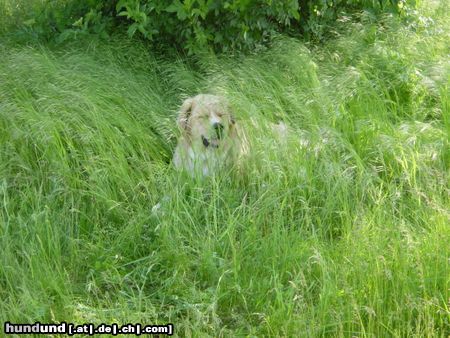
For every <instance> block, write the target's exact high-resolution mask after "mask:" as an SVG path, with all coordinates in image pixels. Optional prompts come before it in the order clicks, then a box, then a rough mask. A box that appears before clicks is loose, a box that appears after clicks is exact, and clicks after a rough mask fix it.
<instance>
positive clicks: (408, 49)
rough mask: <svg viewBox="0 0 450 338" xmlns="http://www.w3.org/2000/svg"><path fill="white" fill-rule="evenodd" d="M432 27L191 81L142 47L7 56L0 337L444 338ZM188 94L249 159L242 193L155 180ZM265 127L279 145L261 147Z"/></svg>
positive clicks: (207, 67)
mask: <svg viewBox="0 0 450 338" xmlns="http://www.w3.org/2000/svg"><path fill="white" fill-rule="evenodd" d="M445 6H446V5H445V3H442V4H440V7H437V8H436V13H434V12H432V13H426V14H427V15H430V17H431V18H432V19H433V20H434V21H431V20H428V21H427V20H425V19H424V18H425V17H421V20H415V21H413V22H412V24H411V25H409V26H405V25H400V24H398V23H397V22H396V21H395V20H393V19H392V18H389V17H386V19H385V20H383V21H382V22H381V23H377V24H374V23H371V22H370V20H369V19H367V20H366V21H364V20H363V23H364V24H351V23H345V24H343V27H345V29H338V30H337V31H336V35H337V36H336V38H335V39H334V40H332V41H330V42H329V43H327V44H326V45H324V46H320V47H311V46H307V45H305V44H303V43H301V42H298V41H295V40H289V39H286V38H280V40H279V42H278V43H277V44H276V45H275V46H274V47H273V48H271V49H270V50H268V51H267V52H264V53H262V54H259V55H255V56H247V57H240V58H237V57H236V58H225V57H218V58H217V57H212V56H204V57H201V58H199V60H197V61H196V62H195V63H194V64H192V63H190V62H186V60H185V59H184V58H183V57H179V58H177V59H173V58H172V59H165V60H162V59H160V58H157V57H155V56H154V55H153V54H152V53H151V52H149V51H148V49H147V48H146V47H145V46H143V45H140V44H139V43H137V42H133V43H130V42H124V41H121V40H112V41H110V42H109V43H104V42H100V41H96V40H89V41H87V40H83V41H78V42H75V43H72V44H67V45H65V46H63V47H54V46H53V47H51V46H41V45H37V46H36V45H32V46H29V45H28V46H27V45H18V44H15V43H14V40H8V39H6V38H5V39H4V40H3V43H2V45H1V47H0V57H1V60H2V62H1V63H0V248H1V255H0V321H3V322H4V321H11V322H30V323H34V322H35V321H41V322H50V321H69V322H77V323H83V322H94V323H101V322H106V323H110V322H119V323H126V322H142V323H149V324H150V323H151V324H155V323H160V324H162V323H165V322H172V323H174V325H175V331H176V334H177V335H179V336H244V335H245V336H370V337H384V336H402V337H403V336H416V337H427V336H442V337H444V336H445V335H446V334H447V333H448V331H446V330H448V327H449V324H450V323H449V308H448V306H449V304H448V300H449V291H448V290H449V276H450V269H449V264H448V259H449V256H450V249H449V245H448V243H450V228H449V212H448V210H449V194H448V193H449V187H448V183H449V167H448V164H449V151H448V149H449V148H448V133H449V129H450V128H449V127H450V120H449V107H450V100H449V92H448V86H449V77H448V75H449V63H448V59H447V57H448V35H449V31H448V28H447V27H450V25H449V18H448V15H447V14H445V11H443V8H444V9H445ZM439 13H441V14H439ZM442 13H444V14H442ZM447 13H448V12H447ZM421 14H423V12H421ZM198 92H212V93H219V94H224V95H226V96H227V97H228V98H229V99H230V101H231V102H232V105H233V107H234V110H235V114H236V115H237V118H238V122H239V123H240V124H241V125H242V126H243V127H244V128H245V129H246V130H247V132H248V134H249V139H250V143H251V145H252V146H251V153H250V155H249V156H248V158H247V159H246V161H245V164H244V165H245V170H244V175H242V176H239V177H236V176H233V174H230V175H226V176H220V175H219V176H217V177H212V178H209V179H205V180H200V181H198V180H191V179H189V178H188V177H185V176H184V175H182V174H178V173H176V172H175V171H174V170H173V168H172V167H171V164H170V160H171V156H172V151H173V148H174V146H175V143H176V135H177V131H176V128H175V123H174V121H175V115H176V110H177V107H178V106H179V104H180V102H182V99H183V98H185V97H187V96H189V95H193V94H195V93H198ZM278 120H282V121H284V122H285V123H287V124H288V125H289V128H290V134H289V137H288V139H287V140H286V142H285V143H283V144H279V143H277V142H275V139H274V137H272V136H271V135H270V132H269V131H268V130H267V122H269V121H272V122H277V121H278Z"/></svg>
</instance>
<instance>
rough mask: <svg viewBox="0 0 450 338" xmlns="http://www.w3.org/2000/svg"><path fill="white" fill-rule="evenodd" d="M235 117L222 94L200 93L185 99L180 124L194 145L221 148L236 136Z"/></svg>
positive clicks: (179, 119)
mask: <svg viewBox="0 0 450 338" xmlns="http://www.w3.org/2000/svg"><path fill="white" fill-rule="evenodd" d="M234 124H235V122H234V118H233V116H232V114H231V109H230V106H229V105H228V103H227V102H226V100H225V99H224V98H222V97H220V96H215V95H208V94H200V95H197V96H195V97H193V98H189V99H187V100H185V101H184V103H183V105H182V106H181V109H180V113H179V116H178V125H179V127H180V129H181V130H182V132H183V134H184V136H185V137H186V138H187V140H189V142H190V143H191V144H192V145H193V146H198V147H204V148H209V149H217V148H220V147H221V146H222V145H223V144H224V142H226V140H227V139H229V138H230V137H234V132H235V128H234Z"/></svg>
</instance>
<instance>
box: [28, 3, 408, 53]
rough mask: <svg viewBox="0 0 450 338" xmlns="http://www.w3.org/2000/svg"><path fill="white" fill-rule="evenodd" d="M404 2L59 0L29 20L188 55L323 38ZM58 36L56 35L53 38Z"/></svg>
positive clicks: (50, 32)
mask: <svg viewBox="0 0 450 338" xmlns="http://www.w3.org/2000/svg"><path fill="white" fill-rule="evenodd" d="M404 1H406V0H400V1H399V0H376V1H375V0H158V1H156V0H106V1H101V0H86V1H82V2H79V1H74V0H58V1H53V2H48V3H46V5H45V8H44V10H43V11H42V13H41V15H40V16H39V17H38V18H36V19H34V18H33V19H31V21H30V20H28V21H27V22H28V24H30V23H31V25H34V27H35V28H36V30H37V31H38V33H39V34H40V35H42V36H45V37H47V38H51V37H57V39H59V40H65V39H67V38H69V37H73V36H76V35H79V34H86V33H97V34H106V33H109V32H111V31H113V30H121V29H122V30H123V29H126V31H127V33H128V35H129V36H130V37H132V36H134V35H140V36H142V37H144V38H145V39H148V40H151V41H154V42H156V43H163V44H169V45H172V46H176V47H178V48H180V49H185V50H187V51H188V52H189V53H197V52H199V51H201V50H205V49H213V50H216V51H227V50H249V49H253V48H255V47H257V46H259V45H263V44H265V43H267V42H268V41H270V39H271V37H273V36H274V35H275V34H277V33H288V34H291V35H301V34H308V35H314V36H321V35H322V34H323V32H324V28H326V26H327V25H328V24H329V23H332V22H333V21H334V20H336V18H337V15H338V14H339V13H340V12H342V11H344V10H346V11H354V10H362V9H365V10H370V11H374V12H380V11H386V10H389V11H394V12H400V10H401V9H402V8H403V7H404V4H405V3H404ZM55 33H56V34H55Z"/></svg>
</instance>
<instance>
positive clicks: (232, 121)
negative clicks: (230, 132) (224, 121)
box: [230, 114, 236, 125]
mask: <svg viewBox="0 0 450 338" xmlns="http://www.w3.org/2000/svg"><path fill="white" fill-rule="evenodd" d="M230 123H231V124H232V125H235V124H236V119H235V118H234V116H233V114H230Z"/></svg>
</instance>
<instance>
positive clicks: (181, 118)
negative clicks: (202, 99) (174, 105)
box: [177, 99, 194, 130]
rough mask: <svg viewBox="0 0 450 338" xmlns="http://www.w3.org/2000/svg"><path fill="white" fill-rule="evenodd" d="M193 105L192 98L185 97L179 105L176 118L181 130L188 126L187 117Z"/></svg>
mask: <svg viewBox="0 0 450 338" xmlns="http://www.w3.org/2000/svg"><path fill="white" fill-rule="evenodd" d="M193 105H194V100H193V99H186V100H184V102H183V104H182V105H181V108H180V112H179V113H178V119H177V123H178V126H179V127H180V129H181V130H186V129H187V128H188V122H189V118H190V117H191V112H192V109H193Z"/></svg>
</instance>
